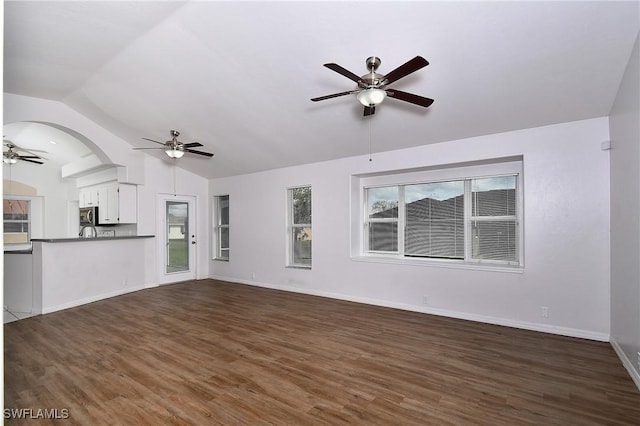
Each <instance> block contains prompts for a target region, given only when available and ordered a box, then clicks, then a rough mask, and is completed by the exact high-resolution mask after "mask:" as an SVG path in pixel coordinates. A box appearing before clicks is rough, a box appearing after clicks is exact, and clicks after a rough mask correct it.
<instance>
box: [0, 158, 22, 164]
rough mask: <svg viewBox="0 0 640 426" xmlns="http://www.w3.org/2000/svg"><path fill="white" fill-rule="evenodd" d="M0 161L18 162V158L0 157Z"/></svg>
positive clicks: (6, 162) (7, 162)
mask: <svg viewBox="0 0 640 426" xmlns="http://www.w3.org/2000/svg"><path fill="white" fill-rule="evenodd" d="M2 161H3V162H4V163H5V164H16V163H17V162H18V160H17V159H15V158H11V157H4V158H3V159H2Z"/></svg>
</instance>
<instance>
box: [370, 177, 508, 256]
mask: <svg viewBox="0 0 640 426" xmlns="http://www.w3.org/2000/svg"><path fill="white" fill-rule="evenodd" d="M517 182H518V175H517V174H512V175H504V176H493V177H483V178H467V179H459V180H450V181H442V182H426V183H416V184H407V185H389V186H378V187H370V188H365V199H366V209H367V211H366V215H365V217H366V223H365V251H366V252H367V253H370V254H377V255H393V256H395V257H398V256H400V257H405V258H409V257H411V258H417V257H419V258H430V259H453V260H462V261H470V262H490V263H502V264H508V265H518V264H519V263H520V254H519V238H520V237H519V225H518V201H517V200H518V192H517V191H518V188H517Z"/></svg>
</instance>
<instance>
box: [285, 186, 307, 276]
mask: <svg viewBox="0 0 640 426" xmlns="http://www.w3.org/2000/svg"><path fill="white" fill-rule="evenodd" d="M287 195H288V197H287V199H288V206H289V209H288V210H289V214H288V234H289V236H288V252H289V260H288V266H293V267H301V268H311V241H312V232H311V187H310V186H302V187H298V188H289V189H288V191H287Z"/></svg>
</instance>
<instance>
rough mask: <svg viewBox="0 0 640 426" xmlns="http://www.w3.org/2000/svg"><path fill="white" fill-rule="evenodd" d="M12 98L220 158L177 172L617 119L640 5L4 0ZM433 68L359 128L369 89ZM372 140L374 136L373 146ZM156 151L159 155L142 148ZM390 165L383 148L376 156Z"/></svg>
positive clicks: (191, 161)
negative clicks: (31, 99) (418, 61)
mask: <svg viewBox="0 0 640 426" xmlns="http://www.w3.org/2000/svg"><path fill="white" fill-rule="evenodd" d="M4 7H5V12H4V13H5V26H4V30H5V35H4V55H5V57H4V88H5V91H7V92H10V93H16V94H21V95H27V96H35V97H41V98H48V99H54V100H59V101H62V102H64V103H66V104H67V105H69V106H70V107H72V108H74V109H76V110H77V111H79V112H80V113H82V114H84V115H85V116H87V117H89V118H90V119H92V120H94V121H95V122H97V123H98V124H100V125H102V126H103V127H105V128H107V129H108V130H110V131H111V132H112V133H114V134H116V135H118V136H120V137H121V138H122V139H124V140H126V141H127V142H129V143H131V144H132V146H136V147H145V146H151V145H153V144H151V143H150V142H146V141H144V140H142V139H141V138H142V137H147V138H151V139H156V140H162V141H164V140H167V139H169V137H170V136H169V130H170V129H176V130H179V131H180V132H181V133H182V135H181V137H180V140H182V141H183V142H192V141H199V142H201V143H202V144H203V145H204V147H202V148H198V149H201V150H204V151H210V152H213V153H215V156H214V157H213V158H212V159H207V158H204V157H202V158H200V157H198V156H185V157H184V158H182V159H181V160H180V165H181V166H183V167H185V168H187V169H190V170H192V171H193V172H195V173H197V174H199V175H201V176H204V177H207V178H213V177H222V176H229V175H236V174H242V173H249V172H255V171H260V170H266V169H272V168H278V167H284V166H290V165H296V164H304V163H311V162H316V161H322V160H330V159H336V158H341V157H347V156H353V155H359V154H366V153H368V151H369V143H370V142H371V147H372V149H373V151H374V152H382V151H388V150H393V149H399V148H406V147H412V146H417V145H423V144H430V143H436V142H442V141H447V140H453V139H460V138H466V137H471V136H477V135H484V134H492V133H498V132H504V131H509V130H516V129H522V128H529V127H536V126H542V125H548V124H553V123H559V122H567V121H573V120H580V119H586V118H593V117H600V116H606V115H608V113H609V111H610V109H611V106H612V103H613V100H614V98H615V96H616V92H617V90H618V86H619V84H620V81H621V78H622V74H623V72H624V69H625V66H626V64H627V61H628V59H629V57H630V54H631V49H632V47H633V43H634V41H635V38H636V36H637V34H638V30H639V29H640V12H639V3H638V2H637V1H631V2H609V1H603V2H584V3H583V2H516V1H512V2H362V1H357V2H333V1H326V2H325V1H323V2H302V1H300V2H292V1H289V2H269V1H264V2H243V1H240V2H222V1H215V2H214V1H211V2H184V3H183V2H164V1H150V2H94V1H91V2H14V1H5V3H4ZM416 55H421V56H423V57H425V58H426V59H427V60H428V61H429V62H430V65H429V66H427V67H426V68H423V69H422V70H419V71H417V72H415V73H413V74H411V75H409V76H407V77H405V78H403V79H401V80H400V81H397V82H396V83H393V84H392V85H391V87H394V88H397V89H399V90H403V91H407V92H411V93H415V94H418V95H421V96H425V97H429V98H433V99H435V102H434V104H433V105H432V106H431V107H430V108H428V109H423V108H421V107H418V106H414V105H411V104H407V103H405V102H401V101H398V100H395V99H387V100H385V102H384V103H383V104H382V105H380V106H379V107H378V108H377V110H376V114H375V115H374V116H372V117H366V118H365V117H362V106H360V104H359V103H358V102H357V100H356V99H355V97H354V96H344V97H340V98H335V99H330V100H326V101H322V102H318V103H313V102H311V101H310V100H309V99H310V98H312V97H317V96H321V95H326V94H331V93H336V92H342V91H346V90H351V89H353V88H354V86H355V85H354V83H353V82H352V81H350V80H349V79H347V78H345V77H343V76H341V75H339V74H337V73H335V72H333V71H331V70H329V69H327V68H324V67H323V66H322V64H324V63H327V62H336V63H338V64H340V65H342V66H343V67H345V68H347V69H348V70H350V71H353V72H354V73H356V74H358V75H363V74H365V73H366V71H367V70H366V66H365V59H366V58H367V57H368V56H378V57H380V58H381V59H382V64H381V66H380V68H379V69H378V72H380V73H382V74H386V73H388V72H389V71H391V70H392V69H394V68H396V67H397V66H399V65H401V64H403V63H404V62H406V61H407V60H409V59H411V58H413V57H414V56H416ZM369 135H371V139H369ZM144 152H146V153H148V154H149V155H156V154H157V155H158V156H159V157H162V156H163V155H164V154H163V153H162V151H161V150H158V151H144ZM374 160H375V155H374Z"/></svg>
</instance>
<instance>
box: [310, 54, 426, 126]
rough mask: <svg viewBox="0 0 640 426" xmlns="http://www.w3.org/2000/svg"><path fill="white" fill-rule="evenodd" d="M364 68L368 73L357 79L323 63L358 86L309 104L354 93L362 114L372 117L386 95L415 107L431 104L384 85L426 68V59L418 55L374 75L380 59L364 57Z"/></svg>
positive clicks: (334, 66)
mask: <svg viewBox="0 0 640 426" xmlns="http://www.w3.org/2000/svg"><path fill="white" fill-rule="evenodd" d="M366 63H367V69H369V73H368V74H365V75H363V76H362V77H358V76H357V75H356V74H354V73H352V72H351V71H349V70H347V69H345V68H343V67H341V66H340V65H338V64H334V63H329V64H324V66H325V67H327V68H329V69H330V70H333V71H335V72H337V73H338V74H342V75H343V76H345V77H347V78H348V79H350V80H352V81H355V82H356V83H357V84H358V88H357V89H354V90H349V91H347V92H340V93H334V94H332V95H326V96H320V97H318V98H313V99H311V100H312V101H313V102H318V101H323V100H325V99H331V98H337V97H338V96H345V95H352V94H356V97H357V98H358V101H360V103H361V104H362V105H364V115H365V116H367V115H372V114H375V112H376V106H377V105H379V104H380V103H381V102H382V101H383V100H384V99H385V98H386V97H387V96H388V97H390V98H394V99H398V100H400V101H405V102H409V103H412V104H415V105H419V106H422V107H425V108H427V107H428V106H430V105H431V104H432V103H433V99H429V98H425V97H422V96H418V95H414V94H413V93H407V92H403V91H401V90H394V89H387V86H388V85H389V84H391V83H393V82H395V81H398V80H400V79H401V78H402V77H406V76H407V75H409V74H411V73H412V72H415V71H418V70H419V69H420V68H424V67H426V66H427V65H429V62H427V60H426V59H424V58H423V57H422V56H416V57H415V58H413V59H411V60H410V61H407V62H406V63H404V64H403V65H400V66H399V67H398V68H396V69H394V70H393V71H391V72H389V73H388V74H387V75H382V74H378V73H376V70H377V69H378V67H379V66H380V64H381V63H382V61H381V60H380V58H378V57H375V56H371V57H369V58H367V61H366Z"/></svg>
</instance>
